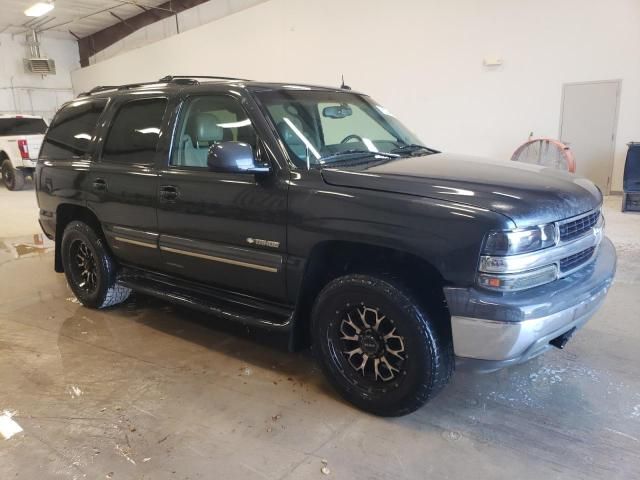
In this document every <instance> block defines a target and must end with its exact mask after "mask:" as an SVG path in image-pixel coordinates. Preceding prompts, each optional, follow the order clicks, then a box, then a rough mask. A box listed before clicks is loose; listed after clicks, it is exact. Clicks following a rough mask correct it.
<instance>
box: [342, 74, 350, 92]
mask: <svg viewBox="0 0 640 480" xmlns="http://www.w3.org/2000/svg"><path fill="white" fill-rule="evenodd" d="M340 88H341V89H342V90H351V87H350V86H349V85H345V84H344V75H342V85H340Z"/></svg>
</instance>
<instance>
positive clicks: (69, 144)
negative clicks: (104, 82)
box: [41, 99, 107, 160]
mask: <svg viewBox="0 0 640 480" xmlns="http://www.w3.org/2000/svg"><path fill="white" fill-rule="evenodd" d="M106 104H107V100H106V99H99V100H82V101H79V102H74V103H71V104H69V105H67V106H66V107H64V108H63V109H62V110H60V111H59V112H58V113H57V114H56V116H55V117H54V119H53V121H52V122H51V126H50V127H49V131H48V132H47V136H46V137H45V139H44V143H43V145H42V151H41V156H42V157H43V158H48V159H52V160H55V159H63V158H71V157H74V156H82V155H84V154H85V153H87V152H88V151H89V147H90V145H91V139H92V138H93V135H94V134H95V132H96V126H97V124H98V118H99V117H100V114H101V113H102V111H103V110H104V107H105V106H106Z"/></svg>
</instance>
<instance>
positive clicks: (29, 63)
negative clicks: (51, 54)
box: [23, 30, 56, 75]
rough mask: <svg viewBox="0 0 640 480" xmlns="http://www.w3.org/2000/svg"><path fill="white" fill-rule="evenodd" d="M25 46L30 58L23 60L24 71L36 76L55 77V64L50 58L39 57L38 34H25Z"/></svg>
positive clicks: (33, 31)
mask: <svg viewBox="0 0 640 480" xmlns="http://www.w3.org/2000/svg"><path fill="white" fill-rule="evenodd" d="M27 45H28V46H29V55H30V56H29V58H25V59H24V60H23V62H24V71H25V72H27V73H35V74H37V75H55V74H56V62H54V61H53V60H51V59H50V58H42V56H41V55H40V41H39V40H38V33H37V32H36V31H35V30H32V31H31V32H30V33H29V34H27Z"/></svg>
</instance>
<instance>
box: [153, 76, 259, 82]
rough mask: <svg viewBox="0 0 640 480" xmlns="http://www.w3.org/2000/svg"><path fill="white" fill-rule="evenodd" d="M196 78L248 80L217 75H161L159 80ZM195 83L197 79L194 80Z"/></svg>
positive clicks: (169, 80) (173, 80) (172, 80)
mask: <svg viewBox="0 0 640 480" xmlns="http://www.w3.org/2000/svg"><path fill="white" fill-rule="evenodd" d="M198 78H205V79H210V80H240V81H242V82H248V81H249V80H247V79H246V78H237V77H219V76H215V75H213V76H212V75H167V76H166V77H162V78H161V79H160V80H158V81H159V82H163V83H164V82H166V83H171V82H175V83H179V81H180V80H195V79H198ZM196 83H197V81H196Z"/></svg>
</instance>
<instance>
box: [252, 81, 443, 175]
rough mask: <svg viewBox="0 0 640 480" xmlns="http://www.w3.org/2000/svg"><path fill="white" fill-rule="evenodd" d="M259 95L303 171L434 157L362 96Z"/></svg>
mask: <svg viewBox="0 0 640 480" xmlns="http://www.w3.org/2000/svg"><path fill="white" fill-rule="evenodd" d="M257 96H258V99H259V100H260V101H261V102H262V104H263V105H264V106H265V108H266V109H267V111H268V113H269V115H270V116H271V119H272V120H273V123H274V124H275V126H276V128H277V130H278V133H279V134H280V137H281V138H282V140H283V142H284V143H285V145H286V147H287V149H288V150H289V154H290V156H291V158H292V160H293V162H294V163H295V164H296V166H297V167H299V168H310V167H314V166H322V165H325V166H326V165H331V164H335V163H339V162H345V161H350V162H352V161H358V160H360V161H363V160H366V161H371V160H372V159H373V160H376V159H380V158H385V157H386V158H392V157H398V156H404V155H411V154H413V153H415V152H416V151H420V152H421V153H425V151H426V152H427V153H429V152H433V151H431V150H430V149H427V148H426V147H423V146H421V144H420V143H421V142H420V140H418V138H417V137H416V136H415V135H413V134H412V133H411V132H410V131H409V130H407V128H406V127H404V126H403V125H402V124H401V123H400V122H399V121H398V120H397V119H396V118H395V117H394V116H393V115H392V114H391V113H389V112H388V111H387V110H386V109H385V108H383V107H381V106H380V105H378V104H377V103H376V102H374V101H373V100H371V99H370V98H368V97H365V96H362V95H358V94H355V93H351V92H331V91H323V90H280V91H270V92H260V93H258V94H257Z"/></svg>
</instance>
